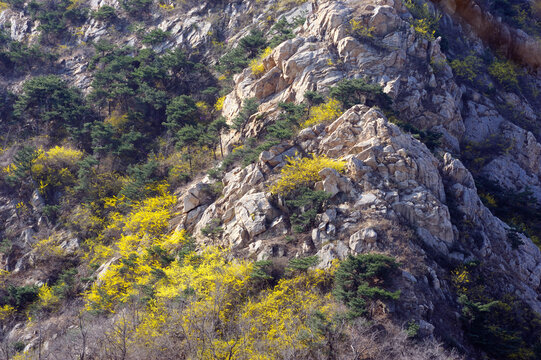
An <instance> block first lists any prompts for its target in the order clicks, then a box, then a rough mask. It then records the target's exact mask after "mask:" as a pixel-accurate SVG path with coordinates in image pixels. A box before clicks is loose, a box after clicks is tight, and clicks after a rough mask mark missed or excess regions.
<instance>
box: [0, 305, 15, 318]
mask: <svg viewBox="0 0 541 360" xmlns="http://www.w3.org/2000/svg"><path fill="white" fill-rule="evenodd" d="M14 314H15V308H14V307H13V306H11V305H4V306H0V321H5V320H7V319H9V318H10V317H11V316H12V315H14Z"/></svg>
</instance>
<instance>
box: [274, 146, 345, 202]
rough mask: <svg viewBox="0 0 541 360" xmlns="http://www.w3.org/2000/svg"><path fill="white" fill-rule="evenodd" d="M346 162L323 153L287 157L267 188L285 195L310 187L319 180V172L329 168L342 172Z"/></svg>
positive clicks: (275, 193)
mask: <svg viewBox="0 0 541 360" xmlns="http://www.w3.org/2000/svg"><path fill="white" fill-rule="evenodd" d="M345 167H346V162H345V161H341V160H334V159H330V158H328V157H327V156H325V155H321V156H317V155H312V157H311V158H309V157H306V158H287V165H286V166H284V168H283V169H282V171H281V176H280V179H279V180H278V181H276V183H274V185H272V186H271V187H270V189H269V191H270V192H271V194H274V195H279V196H285V195H288V194H289V193H290V192H292V191H295V190H298V189H301V188H302V187H310V186H312V185H313V184H314V183H315V182H317V181H319V180H321V177H320V176H319V172H320V171H321V170H323V169H325V168H331V169H334V170H336V171H338V172H343V171H344V168H345Z"/></svg>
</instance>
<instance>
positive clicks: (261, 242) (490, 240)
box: [186, 1, 541, 319]
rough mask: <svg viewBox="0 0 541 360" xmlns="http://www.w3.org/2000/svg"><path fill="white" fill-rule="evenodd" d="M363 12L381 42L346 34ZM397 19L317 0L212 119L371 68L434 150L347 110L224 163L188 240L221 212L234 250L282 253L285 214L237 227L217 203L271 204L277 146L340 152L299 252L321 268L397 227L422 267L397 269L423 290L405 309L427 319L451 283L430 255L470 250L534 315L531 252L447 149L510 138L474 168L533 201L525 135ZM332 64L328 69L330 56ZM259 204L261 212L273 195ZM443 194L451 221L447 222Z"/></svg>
mask: <svg viewBox="0 0 541 360" xmlns="http://www.w3.org/2000/svg"><path fill="white" fill-rule="evenodd" d="M361 15H362V16H365V17H366V18H368V19H369V20H368V24H369V25H370V26H374V28H375V31H374V33H375V34H377V35H378V36H379V37H380V40H381V43H382V44H384V45H385V46H381V47H380V46H374V45H373V44H369V43H366V42H364V43H361V42H359V41H358V40H356V39H355V38H353V37H352V36H350V35H349V34H348V31H347V25H346V24H347V23H348V21H349V19H350V18H352V17H353V16H361ZM408 16H409V14H408V13H407V12H406V10H405V9H404V8H403V7H402V5H401V3H400V2H393V1H378V2H374V3H370V4H368V3H362V4H358V3H356V4H354V3H353V2H347V1H346V2H332V1H331V2H320V3H319V5H318V6H317V7H315V8H314V12H313V13H312V14H311V15H310V16H309V17H308V19H307V22H306V23H305V25H304V26H303V29H302V30H301V32H300V33H299V34H298V36H297V38H295V39H292V40H289V41H286V42H284V43H283V44H281V45H280V46H278V47H277V48H276V49H274V51H273V52H272V54H271V55H270V56H269V57H268V58H267V59H265V61H264V65H265V74H264V75H263V76H261V77H260V78H257V77H255V76H254V75H253V74H252V73H251V71H250V70H245V71H244V72H243V73H241V74H239V75H238V76H237V77H236V78H235V84H236V85H235V89H234V90H233V92H231V93H230V94H229V95H228V96H227V98H226V101H225V105H224V115H226V116H227V117H228V118H229V119H232V118H233V117H234V116H235V115H236V113H237V112H238V111H239V109H240V106H241V104H242V100H243V99H246V98H250V97H254V96H256V97H258V98H260V99H262V104H261V105H260V108H259V110H260V111H261V113H267V114H272V113H273V112H274V111H275V109H276V105H277V104H278V103H279V102H280V101H301V100H302V99H303V94H304V92H305V91H306V90H317V91H320V92H325V91H326V89H327V88H328V87H329V86H331V85H333V84H335V83H337V82H338V81H340V80H341V79H344V78H352V77H359V76H369V77H371V78H372V80H373V81H375V82H378V83H380V84H381V85H382V86H383V87H384V89H385V92H387V93H388V94H389V95H390V96H391V97H392V98H393V100H394V105H395V107H396V108H397V109H398V110H399V111H400V112H401V114H403V116H405V117H406V118H407V119H408V121H410V122H412V123H414V124H415V125H417V126H419V127H420V128H425V129H426V128H427V129H432V130H434V131H438V132H440V133H442V134H443V138H442V148H443V150H444V151H443V152H440V153H438V154H437V155H436V156H435V155H434V154H432V153H431V152H430V151H429V150H428V149H427V148H426V147H425V146H424V145H423V144H421V143H420V142H418V141H417V140H415V139H413V138H412V137H411V136H409V135H407V134H404V133H403V132H402V131H401V130H400V129H399V128H398V127H396V126H394V125H392V124H390V123H389V122H388V121H387V120H386V119H385V117H384V116H383V114H381V113H380V112H379V111H378V110H376V109H368V108H366V107H361V106H356V107H354V108H352V109H350V110H348V111H347V112H346V113H345V114H343V115H342V116H341V117H340V118H339V119H337V120H336V121H335V122H334V123H332V124H331V125H329V126H327V127H325V128H324V127H322V126H315V127H313V128H309V129H304V130H302V131H301V132H300V133H299V135H298V137H297V138H296V139H295V141H294V142H293V143H291V144H289V145H288V146H284V145H283V144H282V145H280V146H277V147H274V148H272V149H270V150H269V151H267V152H264V153H263V154H262V155H261V157H260V161H259V163H258V164H257V165H252V166H250V167H247V168H245V169H243V170H240V169H234V170H233V171H232V172H230V173H228V174H227V175H226V181H225V184H226V188H225V190H224V194H225V195H224V200H223V201H220V202H219V203H217V204H215V205H214V204H213V205H211V206H209V207H208V208H206V211H205V214H204V218H203V219H204V221H203V220H202V221H200V222H198V221H197V218H194V219H193V220H192V223H191V224H189V223H187V224H186V225H187V226H188V228H194V227H195V229H196V232H195V233H196V236H198V237H199V240H200V241H204V237H202V236H200V235H198V232H197V230H198V229H200V228H201V226H203V225H202V223H203V224H204V223H205V221H209V220H210V219H213V218H221V219H222V221H223V222H224V228H225V229H226V230H225V233H224V241H225V243H227V244H231V245H234V246H237V247H239V248H246V246H247V247H248V251H249V253H250V254H253V256H256V257H257V258H258V259H261V258H266V257H269V256H283V255H284V254H286V253H287V251H288V248H287V246H284V245H283V244H277V243H276V241H275V237H276V236H277V235H276V234H277V233H276V232H274V231H273V225H272V224H275V223H276V222H278V223H280V224H283V216H281V215H279V214H276V215H275V217H274V218H273V217H272V216H270V217H269V216H268V214H271V215H272V211H271V212H267V213H265V215H263V213H261V212H260V213H257V214H256V213H254V214H256V215H255V216H254V217H252V221H257V222H258V224H257V226H256V228H257V231H253V230H252V231H249V228H251V229H253V224H251V223H250V222H249V221H247V216H245V215H244V216H243V215H242V214H241V212H240V211H239V212H237V211H232V210H231V209H228V206H231V204H232V203H235V202H234V201H232V200H228V199H233V198H234V199H238V198H240V197H242V196H244V194H251V195H253V196H256V197H258V199H259V201H262V202H264V203H267V202H269V197H268V195H266V194H265V188H266V186H267V184H269V183H270V182H272V181H273V179H274V178H275V177H276V175H277V173H278V171H279V169H281V168H282V167H283V166H284V159H285V156H286V155H287V156H291V155H292V154H295V153H296V152H299V153H316V154H326V155H328V156H330V157H333V158H344V159H347V160H348V170H347V174H346V175H341V174H338V173H336V172H333V171H331V169H326V170H324V171H323V172H322V173H321V174H320V175H321V177H322V179H323V180H322V182H321V183H318V184H316V188H318V189H324V190H326V191H329V192H330V193H331V194H332V195H333V200H332V201H333V207H331V209H329V210H328V212H329V213H327V212H326V213H325V214H323V215H321V216H320V222H319V224H318V226H317V227H316V228H314V229H313V230H312V232H311V237H310V238H309V239H304V240H303V241H304V244H303V246H302V251H305V252H310V253H312V252H313V251H315V252H316V253H317V254H318V256H319V257H320V258H321V259H322V262H321V263H320V266H328V265H329V264H330V263H331V261H332V260H333V259H334V258H344V257H345V256H346V255H347V254H349V253H353V254H355V253H359V252H366V251H374V250H377V251H390V252H394V251H396V245H395V239H396V238H398V237H400V238H402V243H403V244H406V245H403V246H405V247H406V248H408V249H409V251H411V253H412V254H415V256H420V257H424V260H423V262H424V263H430V264H431V267H429V269H428V270H427V269H424V272H421V273H419V272H415V271H414V270H412V272H413V273H415V274H414V275H411V274H410V275H411V276H412V278H413V279H414V280H412V278H410V277H409V276H407V274H406V275H405V277H404V278H405V279H407V280H406V282H407V283H408V284H410V285H411V287H412V288H414V289H415V291H413V290H412V291H413V293H414V294H423V295H411V297H410V298H408V299H407V300H406V303H408V302H409V301H411V304H416V305H415V306H417V307H418V308H419V309H424V310H422V311H421V312H420V313H417V316H421V317H424V318H425V319H430V317H431V316H432V315H434V314H432V313H431V309H432V310H433V308H434V303H437V302H438V299H439V300H443V299H444V298H445V297H446V296H448V294H449V293H450V289H449V284H448V283H447V282H446V281H443V280H439V277H441V275H442V274H443V273H444V270H443V269H442V268H441V267H439V266H438V265H437V264H434V262H433V261H432V260H429V259H434V258H435V257H436V258H437V257H444V258H446V259H447V261H449V262H451V263H455V264H459V263H462V262H464V261H467V260H471V259H482V261H483V262H485V263H486V264H488V265H487V266H490V267H491V268H493V269H494V271H497V272H498V274H499V275H500V279H501V283H499V285H501V289H502V291H506V292H509V293H514V294H517V295H518V296H519V297H520V298H522V299H524V300H525V301H526V302H527V303H528V304H529V305H530V306H531V307H532V308H533V309H535V310H536V311H537V312H540V311H541V299H540V298H539V293H540V292H541V287H540V284H541V283H540V282H541V253H540V251H539V249H538V248H537V247H536V246H535V245H534V244H533V243H532V242H531V241H530V240H529V239H526V238H523V240H524V245H522V246H520V247H519V248H518V249H513V248H512V247H511V245H510V243H509V241H508V240H507V236H508V234H507V232H508V229H509V227H508V226H507V225H506V224H504V223H503V222H502V221H500V220H499V219H497V218H496V217H494V216H493V215H492V214H491V213H490V211H489V210H488V209H487V208H486V207H485V206H484V205H483V204H482V202H481V200H480V199H479V196H478V195H477V189H476V187H475V182H474V180H473V177H472V175H471V174H470V172H469V171H468V170H467V169H466V168H465V167H464V165H463V164H462V163H461V162H460V161H459V160H458V159H457V158H456V157H455V156H453V155H452V154H456V153H458V152H459V151H460V144H461V143H462V142H463V141H478V142H480V141H482V140H484V139H487V138H489V137H490V136H491V135H493V134H495V133H497V134H500V135H502V136H504V137H505V138H507V139H513V143H514V144H513V147H512V149H510V151H509V152H507V153H506V154H504V155H501V156H498V157H496V158H495V159H494V160H493V161H491V162H489V163H488V164H487V165H486V166H485V168H484V169H483V170H482V172H483V173H484V174H486V175H487V176H488V177H489V178H491V179H493V180H496V181H497V182H498V183H499V184H500V185H502V186H503V187H504V188H507V189H511V190H517V191H518V190H522V189H525V188H530V189H532V190H533V192H534V194H535V195H536V196H537V197H538V199H541V197H540V196H539V195H540V193H539V175H540V173H539V169H540V164H541V162H540V157H539V148H540V144H539V143H538V141H537V139H536V138H535V136H534V135H533V134H532V133H531V132H528V131H526V130H524V129H521V128H520V127H518V126H516V125H514V124H512V123H510V122H509V121H507V120H505V119H504V118H503V117H502V115H500V113H499V111H498V110H497V106H496V105H495V104H493V103H491V102H490V100H488V99H487V98H486V97H484V96H482V95H479V94H475V93H474V96H468V97H463V95H464V93H468V94H471V93H472V92H473V91H472V89H469V88H467V87H464V86H462V87H459V86H458V85H457V84H456V83H455V80H454V79H453V75H452V70H451V69H450V67H449V66H448V65H447V62H445V61H443V62H442V60H445V55H444V54H442V52H441V50H440V47H439V44H438V40H436V41H434V42H429V41H427V40H425V39H422V38H419V37H416V36H415V33H414V31H413V30H412V29H411V28H410V27H409V25H408V24H407V23H406V22H405V21H404V18H407V17H408ZM337 62H340V66H333V65H330V64H331V63H332V64H336V63H337ZM436 63H440V64H442V67H441V68H440V69H438V71H435V70H434V68H433V67H432V64H436ZM506 97H508V98H510V99H511V100H513V101H514V102H515V105H516V106H518V107H522V108H524V109H526V111H525V114H526V116H529V117H530V118H531V120H532V121H537V115H536V114H535V112H534V111H533V110H531V109H532V107H531V106H529V104H528V103H527V101H526V100H525V99H522V98H513V96H512V94H506ZM528 109H530V110H531V111H528ZM268 118H270V119H272V116H270V117H268ZM263 126H264V124H262V121H261V120H260V117H258V116H254V117H253V118H252V120H251V122H250V123H249V124H248V125H247V126H246V128H245V129H244V131H243V133H242V134H238V133H237V134H235V136H234V137H231V138H230V141H236V140H238V139H239V138H242V137H243V136H246V137H249V136H256V135H257V134H258V133H259V131H260V129H261V128H262V127H263ZM229 179H234V181H233V182H230V181H229ZM247 179H250V180H247ZM239 180H240V182H239ZM232 184H234V185H233V186H232ZM270 200H271V202H270V203H269V208H270V207H272V206H273V205H279V204H273V203H272V199H270ZM228 202H229V203H230V204H229V205H228ZM450 203H452V204H453V206H454V207H455V210H457V211H456V212H455V213H456V214H459V215H458V216H460V217H462V218H461V219H457V218H455V219H453V218H451V216H450V211H449V208H448V204H450ZM236 204H237V206H239V205H240V204H238V203H236ZM455 216H456V215H455ZM254 219H256V220H254ZM464 219H466V220H467V221H469V222H471V224H473V228H474V229H475V231H476V232H477V233H478V234H479V239H480V240H478V241H477V242H476V243H468V242H464V241H463V240H462V239H461V236H460V233H459V230H458V229H457V227H456V226H455V225H453V224H454V223H455V222H456V221H460V220H464ZM246 224H248V225H246ZM282 226H283V225H282ZM286 226H287V223H286ZM407 228H413V229H414V230H415V233H416V234H415V235H414V236H413V237H414V238H418V239H420V240H421V242H420V244H417V243H415V242H414V241H412V240H411V239H410V240H407V239H404V232H405V229H407ZM264 229H266V230H264ZM389 229H391V230H389ZM260 231H261V232H260ZM278 234H280V235H281V234H282V232H278ZM278 236H279V235H278ZM402 250H403V249H402ZM426 274H428V275H426ZM423 276H424V279H425V280H426V279H427V278H429V279H431V280H430V281H429V282H430V284H431V287H429V288H430V289H427V287H426V286H424V285H421V284H419V283H421V282H419V283H418V282H417V278H419V277H423ZM408 279H409V280H408ZM415 306H413V307H415Z"/></svg>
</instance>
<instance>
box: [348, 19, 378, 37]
mask: <svg viewBox="0 0 541 360" xmlns="http://www.w3.org/2000/svg"><path fill="white" fill-rule="evenodd" d="M349 26H351V34H352V35H353V36H355V37H357V38H360V39H367V38H369V39H371V38H373V37H374V30H375V29H376V28H375V27H373V26H372V27H366V26H364V25H363V23H362V22H361V21H359V20H355V19H351V20H350V21H349Z"/></svg>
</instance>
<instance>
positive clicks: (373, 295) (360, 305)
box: [334, 254, 400, 318]
mask: <svg viewBox="0 0 541 360" xmlns="http://www.w3.org/2000/svg"><path fill="white" fill-rule="evenodd" d="M397 268H398V264H397V263H396V261H395V260H394V259H393V258H392V257H389V256H386V255H383V254H361V255H358V256H352V255H349V256H348V258H347V259H346V260H344V261H343V262H342V263H341V264H340V267H339V268H338V269H337V270H336V273H335V275H334V286H335V287H334V295H335V296H336V298H338V299H339V300H341V301H343V302H344V303H345V304H346V305H347V306H348V307H349V309H350V313H349V315H350V317H352V318H355V317H358V316H364V315H366V314H367V309H366V306H367V301H368V300H371V299H382V300H397V299H398V297H399V296H400V291H395V292H391V291H389V290H385V289H384V288H383V286H386V285H388V282H389V275H391V273H392V272H393V271H394V270H395V269H397Z"/></svg>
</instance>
